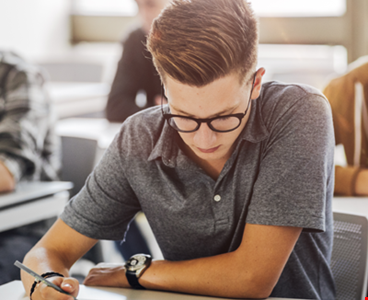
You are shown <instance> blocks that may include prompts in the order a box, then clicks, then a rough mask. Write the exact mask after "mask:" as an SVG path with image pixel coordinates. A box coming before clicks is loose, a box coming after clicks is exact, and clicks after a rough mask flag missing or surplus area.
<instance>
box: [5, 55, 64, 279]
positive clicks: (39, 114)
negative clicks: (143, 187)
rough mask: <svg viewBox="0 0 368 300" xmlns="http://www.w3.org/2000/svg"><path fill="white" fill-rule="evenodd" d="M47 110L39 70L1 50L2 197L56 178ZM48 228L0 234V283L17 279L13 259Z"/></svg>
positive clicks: (55, 154) (40, 224)
mask: <svg viewBox="0 0 368 300" xmlns="http://www.w3.org/2000/svg"><path fill="white" fill-rule="evenodd" d="M51 112H52V110H51V106H50V101H49V97H48V94H47V92H46V90H45V88H44V77H43V74H42V73H41V72H40V70H39V69H38V68H37V67H35V66H33V65H31V64H29V63H27V62H25V61H24V60H23V59H22V58H21V57H19V56H18V55H16V54H15V53H13V52H9V51H0V193H3V192H9V191H11V190H13V189H14V188H15V187H16V185H17V184H18V183H19V182H21V181H39V180H42V181H50V180H57V179H58V173H59V170H60V155H59V154H60V150H59V146H60V145H59V139H58V138H57V136H56V134H55V133H54V130H53V125H54V118H53V114H52V113H51ZM53 221H54V219H53ZM50 225H51V223H50V220H48V221H41V222H37V223H34V224H30V225H27V226H23V227H20V228H16V229H12V230H8V231H5V232H1V233H0V253H1V255H0V284H3V283H6V282H9V281H12V280H17V279H18V280H19V279H20V278H19V272H18V270H14V265H13V263H14V261H15V260H16V259H18V260H19V259H22V258H23V257H24V255H25V254H26V253H27V252H28V251H29V250H30V249H31V248H32V246H34V244H35V243H36V242H37V241H38V240H39V239H40V238H41V237H42V235H43V234H45V232H46V231H47V229H48V228H49V227H50Z"/></svg>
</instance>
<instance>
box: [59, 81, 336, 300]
mask: <svg viewBox="0 0 368 300" xmlns="http://www.w3.org/2000/svg"><path fill="white" fill-rule="evenodd" d="M224 134H225V133H224ZM179 139H180V137H179V135H178V134H177V132H175V131H174V130H173V129H171V128H170V127H169V126H168V125H167V124H166V123H165V122H164V120H163V118H162V115H161V111H160V108H159V107H154V108H149V109H147V110H144V111H142V112H139V113H137V114H135V115H134V116H132V117H130V118H129V119H127V120H126V121H125V122H124V123H123V125H122V127H121V131H120V133H119V134H118V135H117V136H116V137H115V139H114V141H113V142H112V144H111V145H110V147H109V148H108V150H107V151H106V153H105V155H104V156H103V158H102V160H101V161H100V163H99V164H98V165H97V167H96V168H95V170H94V171H93V173H92V174H91V175H90V177H89V178H88V180H87V182H86V186H85V187H84V188H83V189H82V190H81V192H80V193H79V194H78V195H76V196H75V197H74V198H73V199H72V200H71V201H70V202H69V204H68V205H67V206H66V208H65V210H64V212H63V214H62V215H61V218H62V219H63V220H64V221H65V222H66V223H67V224H68V225H69V226H71V227H72V228H74V229H75V230H77V231H78V232H80V233H82V234H84V235H86V236H89V237H92V238H96V239H116V240H119V239H123V238H124V233H125V230H126V228H127V225H128V223H129V221H130V220H131V219H132V218H133V217H134V215H135V214H136V213H137V212H138V211H141V210H142V211H143V212H144V213H145V215H146V217H147V220H148V222H149V224H150V225H151V228H152V231H153V233H154V234H155V237H156V239H157V242H158V244H159V246H160V248H161V251H162V253H163V255H164V257H165V259H167V260H187V259H193V258H198V257H206V256H213V255H217V254H220V253H225V252H229V251H234V250H235V249H237V248H238V246H239V244H240V242H241V238H242V234H243V230H244V226H245V223H252V224H263V225H277V226H296V227H303V231H302V233H301V236H300V238H299V240H298V242H297V244H296V246H295V248H294V250H293V252H292V254H291V256H290V258H289V260H288V262H287V264H286V266H285V269H284V271H283V273H282V275H281V277H280V279H279V281H278V283H277V285H276V287H275V288H274V290H273V292H272V296H277V297H289V298H292V297H297V298H305V299H334V296H333V294H334V283H333V279H332V275H331V272H330V269H329V261H330V256H331V250H332V239H333V230H332V211H331V200H332V196H333V184H334V173H333V170H334V168H333V151H334V135H333V126H332V117H331V111H330V106H329V104H328V102H327V100H326V99H325V98H324V97H323V95H322V94H321V93H320V92H318V91H317V90H315V89H313V88H311V87H308V86H300V85H285V84H281V83H277V82H270V83H266V84H264V85H263V88H262V92H261V95H260V97H259V98H258V99H256V100H253V102H252V109H251V113H250V117H249V120H248V123H247V125H246V126H245V128H244V130H243V131H242V132H241V134H240V135H239V138H238V139H237V140H236V142H235V143H236V147H235V150H234V152H233V154H232V156H231V157H230V158H229V160H228V161H227V162H226V164H225V166H224V168H223V170H222V172H221V174H220V176H219V177H218V179H217V180H216V181H215V180H213V179H212V178H211V177H210V176H208V175H207V174H206V173H205V172H204V171H203V170H202V169H201V168H200V167H199V166H198V165H196V164H195V163H194V162H193V161H192V160H190V159H189V158H188V156H186V155H185V153H184V152H183V151H182V149H181V148H180V146H179V145H180V143H179V142H178V141H179ZM263 246H264V247H267V245H263ZM244 267H246V266H244ZM224 272H225V271H224ZM224 276H225V274H224Z"/></svg>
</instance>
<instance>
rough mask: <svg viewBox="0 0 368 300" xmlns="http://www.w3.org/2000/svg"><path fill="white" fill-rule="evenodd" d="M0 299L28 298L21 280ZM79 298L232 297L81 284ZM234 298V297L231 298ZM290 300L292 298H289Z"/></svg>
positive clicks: (0, 291) (2, 288) (160, 299)
mask: <svg viewBox="0 0 368 300" xmlns="http://www.w3.org/2000/svg"><path fill="white" fill-rule="evenodd" d="M0 299H6V300H28V299H29V298H28V297H26V296H25V292H24V288H23V285H22V282H21V281H12V282H10V283H7V284H4V285H2V286H0ZM77 299H78V300H173V299H175V300H216V299H218V300H225V299H227V300H230V298H215V297H205V296H195V295H186V294H178V293H169V292H159V291H147V290H145V291H142V290H133V289H119V288H100V287H98V288H97V287H86V286H84V285H81V287H80V291H79V295H78V297H77ZM267 299H272V300H288V299H286V298H272V297H271V298H267ZM231 300H233V299H231ZM289 300H290V299H289Z"/></svg>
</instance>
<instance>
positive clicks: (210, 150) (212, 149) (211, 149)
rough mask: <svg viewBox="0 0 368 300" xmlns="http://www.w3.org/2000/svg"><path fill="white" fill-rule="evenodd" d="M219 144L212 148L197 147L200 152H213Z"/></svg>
mask: <svg viewBox="0 0 368 300" xmlns="http://www.w3.org/2000/svg"><path fill="white" fill-rule="evenodd" d="M219 147H220V146H217V147H214V148H209V149H202V148H198V147H197V149H198V150H199V151H201V152H202V153H213V152H215V151H216V150H217V149H218V148H219Z"/></svg>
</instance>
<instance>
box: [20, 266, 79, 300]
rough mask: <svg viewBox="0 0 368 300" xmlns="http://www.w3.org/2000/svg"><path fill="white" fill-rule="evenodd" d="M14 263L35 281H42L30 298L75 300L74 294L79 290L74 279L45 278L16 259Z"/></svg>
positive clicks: (33, 299) (35, 299)
mask: <svg viewBox="0 0 368 300" xmlns="http://www.w3.org/2000/svg"><path fill="white" fill-rule="evenodd" d="M14 265H16V266H17V267H18V268H20V269H22V270H24V271H25V272H27V273H28V274H30V275H32V276H33V277H34V278H35V279H36V280H37V281H40V282H42V283H44V285H42V286H37V287H36V289H35V292H34V295H32V300H39V299H40V300H41V299H47V300H77V298H76V296H77V294H78V291H79V283H78V281H77V280H76V279H74V278H65V277H52V278H50V279H45V278H43V277H42V276H40V275H39V274H37V273H36V272H34V271H33V270H31V269H29V268H28V267H26V266H25V265H23V264H22V263H20V262H19V261H16V262H15V263H14ZM51 280H52V282H51ZM50 287H51V289H50ZM36 294H37V296H36ZM36 297H37V298H36Z"/></svg>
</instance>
